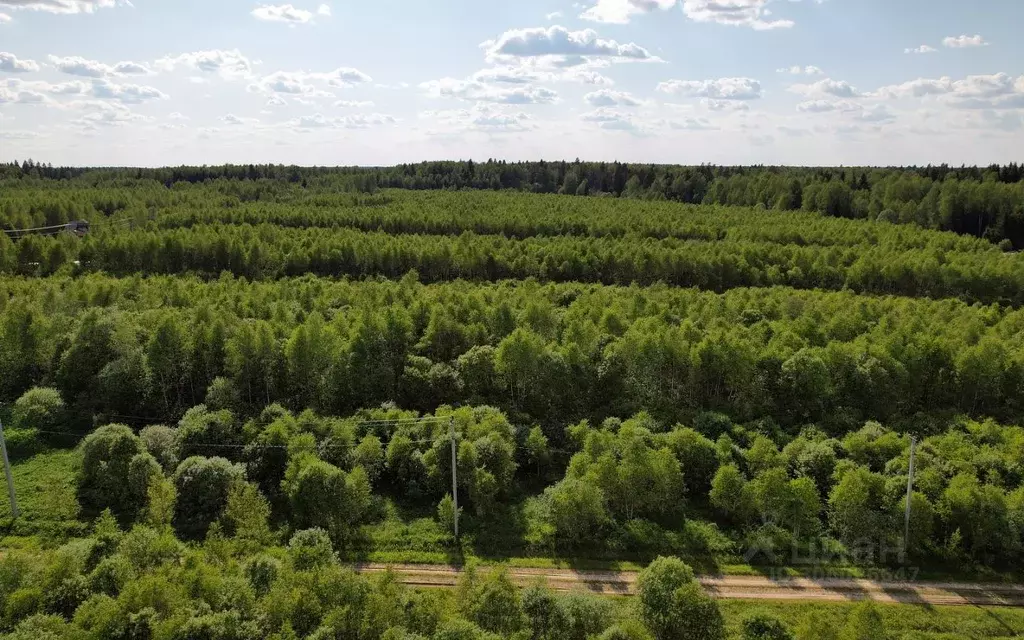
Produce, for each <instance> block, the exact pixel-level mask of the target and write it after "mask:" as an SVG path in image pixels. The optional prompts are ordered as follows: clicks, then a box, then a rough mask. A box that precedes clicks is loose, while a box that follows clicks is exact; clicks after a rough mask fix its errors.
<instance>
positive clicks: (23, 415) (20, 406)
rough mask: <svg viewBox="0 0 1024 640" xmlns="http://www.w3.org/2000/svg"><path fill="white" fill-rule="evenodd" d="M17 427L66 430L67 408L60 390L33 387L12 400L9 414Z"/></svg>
mask: <svg viewBox="0 0 1024 640" xmlns="http://www.w3.org/2000/svg"><path fill="white" fill-rule="evenodd" d="M11 417H12V418H14V425H13V426H15V427H17V428H19V429H42V430H43V431H66V430H67V424H66V421H67V409H66V407H65V406H64V400H63V399H62V398H61V397H60V392H59V391H57V390H56V389H51V388H48V387H34V388H32V389H29V390H28V391H26V392H25V393H23V394H22V395H21V397H20V398H18V399H17V400H15V401H14V411H13V412H12V415H11Z"/></svg>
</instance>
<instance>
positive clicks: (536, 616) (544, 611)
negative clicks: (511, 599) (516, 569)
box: [523, 584, 566, 640]
mask: <svg viewBox="0 0 1024 640" xmlns="http://www.w3.org/2000/svg"><path fill="white" fill-rule="evenodd" d="M523 613H525V614H526V625H527V628H528V629H529V631H530V637H531V638H534V639H535V640H542V639H543V640H547V639H550V640H556V639H557V638H561V637H562V636H563V635H564V634H565V628H566V619H565V612H564V611H562V608H561V607H560V606H559V604H558V599H557V598H556V597H555V594H554V593H552V592H551V590H550V589H548V588H546V587H544V586H543V585H539V584H537V585H533V586H531V587H529V588H527V589H526V590H524V591H523Z"/></svg>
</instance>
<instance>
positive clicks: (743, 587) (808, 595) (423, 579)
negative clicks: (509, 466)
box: [356, 564, 1024, 607]
mask: <svg viewBox="0 0 1024 640" xmlns="http://www.w3.org/2000/svg"><path fill="white" fill-rule="evenodd" d="M389 566H390V568H391V570H392V571H394V572H395V573H396V574H398V576H399V578H400V579H401V581H402V582H403V583H405V584H409V585H414V586H419V587H441V588H445V587H449V588H450V587H454V586H455V584H456V583H457V582H458V579H459V574H460V570H459V569H457V568H453V567H448V566H441V565H383V564H363V565H357V566H356V569H357V570H358V571H360V572H362V573H382V572H384V571H386V570H387V569H388V567H389ZM509 572H510V574H511V576H512V579H513V580H514V581H515V582H516V583H517V584H519V585H521V586H528V585H530V584H533V583H535V582H537V581H538V580H543V581H544V582H545V583H546V584H547V586H548V587H549V588H551V589H554V590H556V591H570V590H572V589H577V588H583V589H588V590H590V591H593V592H595V593H602V594H607V595H624V596H628V595H633V594H634V593H635V590H636V578H637V574H636V573H635V572H628V571H626V572H611V571H574V570H571V569H521V568H516V569H510V570H509ZM700 582H701V584H703V585H704V588H705V589H707V591H708V593H710V594H711V595H712V596H714V597H716V598H724V599H736V600H804V601H844V600H848V601H854V600H865V599H870V600H874V601H877V602H889V603H903V604H929V605H983V606H1005V607H1024V585H1009V584H980V583H959V582H918V581H915V582H875V581H872V580H853V579H823V580H812V579H808V578H785V579H778V580H774V579H770V578H765V577H761V576H723V577H701V578H700Z"/></svg>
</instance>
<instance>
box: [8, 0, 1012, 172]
mask: <svg viewBox="0 0 1024 640" xmlns="http://www.w3.org/2000/svg"><path fill="white" fill-rule="evenodd" d="M275 2H276V0H271V2H270V3H263V2H258V1H255V2H254V1H249V0H131V2H129V1H127V0H0V160H3V161H10V160H14V159H18V160H24V159H26V158H32V159H33V160H36V161H39V162H50V163H53V164H55V165H115V166H126V165H131V166H164V165H180V164H222V163H279V164H301V165H391V164H397V163H402V162H419V161H423V160H438V159H468V158H472V159H475V160H486V159H488V158H498V159H506V160H510V161H512V160H538V159H548V160H560V159H567V160H572V159H575V158H581V159H584V160H595V161H599V160H606V161H612V160H619V161H625V162H655V163H678V164H700V163H715V164H788V165H894V164H900V165H903V164H939V163H949V164H954V165H960V164H991V163H1007V162H1014V161H1016V162H1020V161H1024V38H1021V37H1020V33H1021V27H1022V25H1024V0H972V1H970V2H969V1H967V0H584V1H583V2H573V1H572V0H433V1H424V0H371V1H362V2H359V1H357V0H327V1H326V2H321V1H320V0H291V3H290V4H276V3H275Z"/></svg>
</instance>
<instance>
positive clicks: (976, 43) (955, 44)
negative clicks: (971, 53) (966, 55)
mask: <svg viewBox="0 0 1024 640" xmlns="http://www.w3.org/2000/svg"><path fill="white" fill-rule="evenodd" d="M942 46H944V47H949V48H951V49H966V48H969V47H987V46H988V43H987V42H985V39H984V38H982V37H981V36H978V35H975V36H966V35H964V36H949V37H948V38H943V40H942Z"/></svg>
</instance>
